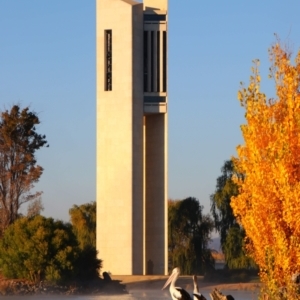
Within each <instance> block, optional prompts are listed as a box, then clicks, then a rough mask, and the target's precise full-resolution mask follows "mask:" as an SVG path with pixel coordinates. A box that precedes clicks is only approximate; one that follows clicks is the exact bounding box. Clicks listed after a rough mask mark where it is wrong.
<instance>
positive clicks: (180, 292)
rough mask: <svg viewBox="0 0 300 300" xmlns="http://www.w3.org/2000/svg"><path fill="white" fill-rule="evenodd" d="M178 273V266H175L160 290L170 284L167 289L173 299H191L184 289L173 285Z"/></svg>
mask: <svg viewBox="0 0 300 300" xmlns="http://www.w3.org/2000/svg"><path fill="white" fill-rule="evenodd" d="M179 274H180V270H179V268H175V269H174V270H173V271H172V273H171V275H170V277H169V279H168V280H167V281H166V283H165V285H164V286H163V288H162V290H163V289H164V288H166V287H167V286H168V285H169V284H170V288H169V291H170V294H171V297H172V299H173V300H192V299H191V296H190V294H189V293H188V292H187V291H186V290H185V289H183V288H181V287H177V286H175V283H176V280H177V278H178V276H179Z"/></svg>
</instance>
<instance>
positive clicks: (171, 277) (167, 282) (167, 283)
mask: <svg viewBox="0 0 300 300" xmlns="http://www.w3.org/2000/svg"><path fill="white" fill-rule="evenodd" d="M174 276H175V273H172V274H171V275H170V277H169V279H168V280H167V281H166V283H165V285H164V286H163V288H162V290H163V289H165V288H166V287H167V286H168V285H169V284H170V282H171V281H172V279H173V277H174Z"/></svg>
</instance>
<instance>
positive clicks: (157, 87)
mask: <svg viewBox="0 0 300 300" xmlns="http://www.w3.org/2000/svg"><path fill="white" fill-rule="evenodd" d="M156 38H157V40H156V55H157V60H156V91H157V92H159V91H160V59H161V58H160V31H157V34H156Z"/></svg>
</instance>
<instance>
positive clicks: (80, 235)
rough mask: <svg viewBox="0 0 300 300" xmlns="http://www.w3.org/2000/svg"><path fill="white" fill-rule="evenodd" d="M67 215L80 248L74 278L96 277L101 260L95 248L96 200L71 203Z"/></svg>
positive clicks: (84, 279)
mask: <svg viewBox="0 0 300 300" xmlns="http://www.w3.org/2000/svg"><path fill="white" fill-rule="evenodd" d="M69 215H70V217H71V223H72V226H73V232H74V234H75V236H76V238H77V240H78V243H79V247H80V249H81V251H80V255H79V258H78V261H77V265H78V272H77V275H76V278H77V279H80V280H81V281H82V280H83V281H87V280H92V279H95V278H98V277H99V272H100V269H101V267H102V260H101V259H98V258H97V254H98V253H97V250H96V202H95V201H94V202H91V203H86V204H82V205H80V206H77V205H73V207H72V208H71V209H70V210H69Z"/></svg>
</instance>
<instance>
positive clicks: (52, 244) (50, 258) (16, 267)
mask: <svg viewBox="0 0 300 300" xmlns="http://www.w3.org/2000/svg"><path fill="white" fill-rule="evenodd" d="M79 253H80V249H79V247H78V243H77V240H76V238H75V235H74V234H73V231H72V227H71V225H70V224H66V223H63V222H61V221H54V220H53V219H52V218H45V217H42V216H39V215H38V216H36V217H33V218H25V217H23V218H19V219H18V220H16V221H15V222H14V223H13V224H12V225H10V226H9V227H8V228H7V229H6V230H5V232H4V235H3V237H2V239H1V240H0V269H1V273H2V274H3V275H4V276H6V277H8V278H26V279H29V280H32V281H35V282H39V281H40V280H47V281H50V282H64V281H66V280H68V279H70V278H72V276H74V274H76V272H77V270H76V262H77V260H78V257H79Z"/></svg>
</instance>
